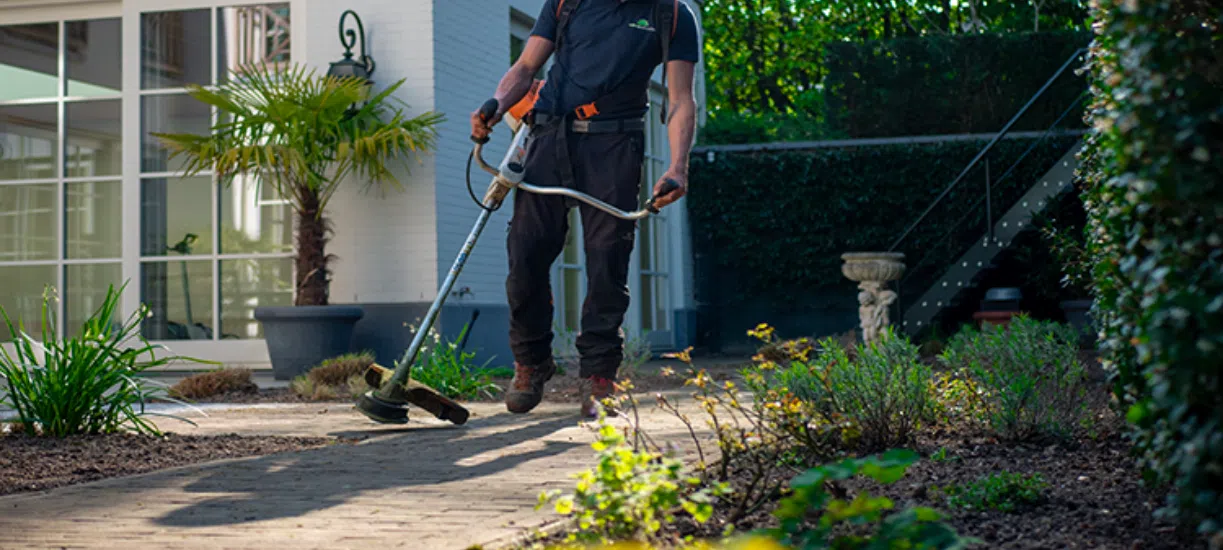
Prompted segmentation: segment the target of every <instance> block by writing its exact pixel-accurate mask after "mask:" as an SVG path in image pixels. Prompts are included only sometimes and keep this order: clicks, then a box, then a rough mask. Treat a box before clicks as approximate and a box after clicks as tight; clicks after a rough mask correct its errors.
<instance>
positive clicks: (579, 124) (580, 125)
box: [573, 120, 590, 133]
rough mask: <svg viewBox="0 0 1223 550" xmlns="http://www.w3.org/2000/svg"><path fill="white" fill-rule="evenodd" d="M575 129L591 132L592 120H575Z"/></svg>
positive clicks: (575, 130)
mask: <svg viewBox="0 0 1223 550" xmlns="http://www.w3.org/2000/svg"><path fill="white" fill-rule="evenodd" d="M573 131H574V132H582V133H585V132H589V131H590V121H589V120H575V121H573Z"/></svg>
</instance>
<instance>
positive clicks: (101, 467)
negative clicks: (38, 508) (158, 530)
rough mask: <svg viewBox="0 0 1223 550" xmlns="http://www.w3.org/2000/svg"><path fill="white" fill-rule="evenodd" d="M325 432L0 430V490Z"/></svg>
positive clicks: (320, 442)
mask: <svg viewBox="0 0 1223 550" xmlns="http://www.w3.org/2000/svg"><path fill="white" fill-rule="evenodd" d="M335 441H336V440H335V439H332V438H326V437H285V436H239V435H217V436H193V435H178V434H173V433H169V434H166V435H165V436H164V437H155V436H151V435H136V434H127V433H117V434H109V435H77V436H70V437H65V438H56V437H31V436H28V435H25V434H21V433H9V434H5V435H0V495H8V494H14V493H24V492H31V491H43V490H47V489H52V488H55V487H62V486H66V485H75V484H78V483H85V482H89V481H97V480H101V479H107V478H114V477H122V476H129V475H135V474H142V473H148V472H153V471H156V470H163V469H166V468H173V467H176V466H185V465H189V464H196V463H201V462H208V461H212V460H220V459H227V458H244V457H254V456H263V455H269V454H274V453H281V452H287V451H299V450H303V449H312V448H317V447H322V446H324V445H328V444H331V443H333V442H335Z"/></svg>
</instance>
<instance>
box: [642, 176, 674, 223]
mask: <svg viewBox="0 0 1223 550" xmlns="http://www.w3.org/2000/svg"><path fill="white" fill-rule="evenodd" d="M676 189H679V184H678V183H676V182H675V180H673V179H671V178H667V179H666V180H665V181H663V182H662V189H659V190H658V193H655V194H654V198H652V199H650V202H648V203H646V205H645V207H646V209H647V210H649V211H650V212H651V213H653V214H657V213H658V209H657V208H655V207H654V201H657V200H658V199H661V198H663V197H665V196H667V195H670V194H671V192H672V191H675V190H676Z"/></svg>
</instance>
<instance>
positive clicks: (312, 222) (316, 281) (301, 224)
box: [293, 193, 331, 306]
mask: <svg viewBox="0 0 1223 550" xmlns="http://www.w3.org/2000/svg"><path fill="white" fill-rule="evenodd" d="M301 203H302V204H301V206H302V208H301V210H299V211H298V212H297V223H298V225H297V257H296V259H295V261H296V263H297V265H296V267H297V269H296V271H297V274H296V277H297V281H296V282H297V285H296V286H297V293H296V296H295V297H294V300H293V304H294V305H298V306H325V305H327V294H328V286H329V284H330V280H331V270H330V269H328V267H327V263H328V262H327V260H328V257H327V254H326V246H327V241H328V238H327V233H328V232H329V230H330V229H329V227H328V226H329V225H330V220H328V219H327V218H325V217H323V216H322V215H321V212H320V211H319V197H318V193H308V194H306V196H304V197H302V201H301Z"/></svg>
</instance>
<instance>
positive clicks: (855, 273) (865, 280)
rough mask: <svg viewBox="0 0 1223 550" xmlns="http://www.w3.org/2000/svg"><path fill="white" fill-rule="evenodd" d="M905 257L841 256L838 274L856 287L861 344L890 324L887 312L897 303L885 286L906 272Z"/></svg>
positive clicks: (892, 254)
mask: <svg viewBox="0 0 1223 550" xmlns="http://www.w3.org/2000/svg"><path fill="white" fill-rule="evenodd" d="M904 257H905V255H904V254H902V253H899V252H848V253H845V254H842V255H841V260H842V261H843V262H845V263H843V264H842V265H841V274H843V275H845V277H846V278H848V279H849V280H851V281H854V282H856V283H858V289H859V290H861V292H859V293H858V319H859V323H860V326H861V327H862V341H863V342H866V343H868V344H869V343H871V342H874V341H875V340H877V339H878V338H879V333H880V331H882V330H883V328H884V327H886V326H888V325H890V324H891V320H890V319H889V316H888V309H889V308H890V307H891V306H892V303H894V302H895V301H896V293H895V292H893V291H891V290H888V288H887V283H889V282H891V281H895V280H898V279H900V277H901V276H902V275H904V272H905V264H904Z"/></svg>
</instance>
